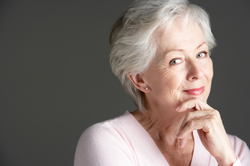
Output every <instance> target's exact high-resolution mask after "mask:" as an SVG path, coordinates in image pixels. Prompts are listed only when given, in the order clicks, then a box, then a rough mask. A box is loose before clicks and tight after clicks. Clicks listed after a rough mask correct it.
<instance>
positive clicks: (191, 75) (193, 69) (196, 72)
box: [187, 61, 204, 81]
mask: <svg viewBox="0 0 250 166" xmlns="http://www.w3.org/2000/svg"><path fill="white" fill-rule="evenodd" d="M203 76H204V73H203V71H202V68H201V66H200V65H199V63H198V62H197V61H193V62H190V63H189V64H188V66H187V80H188V81H195V80H198V79H200V78H201V77H203Z"/></svg>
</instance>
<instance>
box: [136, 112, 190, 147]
mask: <svg viewBox="0 0 250 166" xmlns="http://www.w3.org/2000/svg"><path fill="white" fill-rule="evenodd" d="M132 115H133V116H134V117H135V118H136V119H137V121H138V122H139V123H140V124H141V125H142V126H143V127H144V129H145V130H146V131H147V132H148V133H149V134H150V136H151V137H152V138H153V139H154V141H157V142H158V141H159V142H164V143H167V144H168V145H170V146H173V145H174V146H175V145H176V146H178V140H177V139H176V135H177V134H178V133H179V129H180V127H181V125H182V121H183V120H184V118H185V116H186V113H178V112H176V111H175V110H172V111H169V110H168V111H166V110H165V111H153V110H150V111H147V112H141V111H140V110H136V111H134V112H133V113H132ZM190 138H192V134H190Z"/></svg>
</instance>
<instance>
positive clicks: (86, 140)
mask: <svg viewBox="0 0 250 166" xmlns="http://www.w3.org/2000/svg"><path fill="white" fill-rule="evenodd" d="M193 135H194V141H195V146H194V152H193V158H192V163H191V166H217V165H218V163H217V162H216V160H215V158H214V157H213V156H211V154H210V153H209V152H208V151H207V150H206V149H205V148H204V146H203V145H202V143H201V141H200V138H199V136H198V133H197V131H194V132H193ZM228 136H229V139H230V141H231V143H232V146H233V148H234V150H235V153H236V155H237V156H238V160H237V161H236V162H235V163H234V166H250V151H249V148H248V147H247V145H246V143H245V142H243V141H242V140H240V139H239V138H237V137H236V136H231V135H228ZM74 166H169V164H168V162H167V160H166V159H165V157H164V156H163V154H162V153H161V151H160V150H159V149H158V147H157V146H156V144H155V142H154V141H153V139H152V138H151V137H150V135H149V134H148V133H147V131H146V130H145V129H144V128H143V127H142V126H141V125H140V123H139V122H138V121H137V120H136V119H135V118H134V116H133V115H132V114H130V113H129V112H128V111H126V113H125V114H124V115H122V116H120V117H117V118H115V119H111V120H108V121H105V122H102V123H97V124H95V125H93V126H91V127H89V128H88V129H87V130H86V131H84V133H83V134H82V136H81V138H80V140H79V142H78V145H77V148H76V154H75V161H74Z"/></svg>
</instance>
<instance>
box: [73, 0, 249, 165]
mask: <svg viewBox="0 0 250 166" xmlns="http://www.w3.org/2000/svg"><path fill="white" fill-rule="evenodd" d="M110 44H111V54H110V63H111V67H112V70H113V72H114V74H115V75H116V76H117V77H118V78H119V80H120V81H121V83H122V85H123V87H124V88H125V90H126V92H127V93H128V94H129V95H130V96H131V97H132V98H133V100H134V102H135V103H136V106H137V107H138V109H137V110H136V111H134V112H128V111H127V112H125V114H124V115H122V116H120V117H117V118H115V119H112V120H108V121H105V122H102V123H98V124H95V125H93V126H91V127H89V128H88V129H87V130H86V131H85V132H84V133H83V135H82V136H81V138H80V140H79V142H78V146H77V149H76V154H75V166H167V165H170V166H174V165H178V166H190V165H191V166H207V165H209V166H215V165H220V166H232V165H234V166H241V165H242V166H250V151H249V148H248V147H247V145H246V143H244V142H243V141H242V140H240V139H239V138H237V137H236V136H232V135H228V134H227V133H226V131H225V129H224V126H223V124H222V120H221V117H220V114H219V112H218V111H217V110H215V109H214V108H212V107H211V106H209V105H208V104H207V98H208V96H209V92H210V88H211V82H212V77H213V64H212V60H211V58H210V50H211V49H212V48H213V47H214V46H215V39H214V37H213V34H212V32H211V29H210V23H209V18H208V15H207V14H206V12H205V11H204V10H203V9H201V8H200V7H198V6H196V5H191V4H189V3H188V2H187V1H186V0H137V1H135V2H134V3H133V4H132V5H131V6H130V7H129V8H128V9H127V10H126V11H125V12H124V13H123V14H122V16H121V17H120V18H119V19H118V20H117V21H116V22H115V24H114V27H113V30H112V32H111V35H110Z"/></svg>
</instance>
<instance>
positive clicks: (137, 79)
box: [127, 73, 150, 93]
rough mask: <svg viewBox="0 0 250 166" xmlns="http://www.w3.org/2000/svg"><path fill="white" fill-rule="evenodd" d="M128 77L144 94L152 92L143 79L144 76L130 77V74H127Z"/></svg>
mask: <svg viewBox="0 0 250 166" xmlns="http://www.w3.org/2000/svg"><path fill="white" fill-rule="evenodd" d="M127 77H128V78H129V79H130V80H131V82H132V83H133V84H134V86H135V87H136V88H137V89H138V90H140V91H142V92H144V93H147V92H149V91H150V88H149V87H148V86H147V84H146V83H145V81H144V80H143V79H142V76H141V75H140V74H136V75H130V74H129V73H128V74H127Z"/></svg>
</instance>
